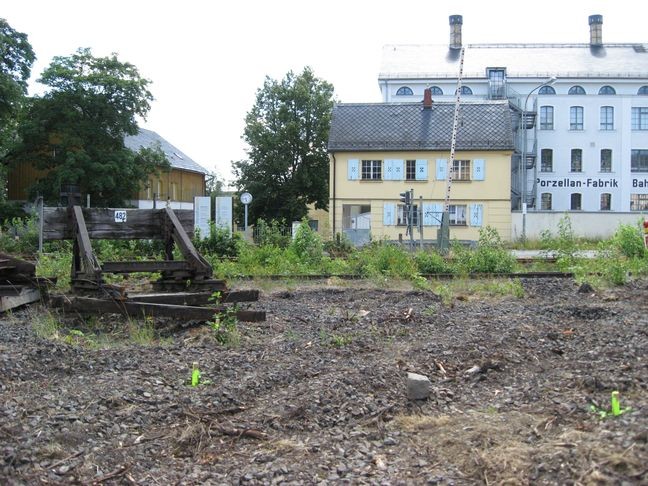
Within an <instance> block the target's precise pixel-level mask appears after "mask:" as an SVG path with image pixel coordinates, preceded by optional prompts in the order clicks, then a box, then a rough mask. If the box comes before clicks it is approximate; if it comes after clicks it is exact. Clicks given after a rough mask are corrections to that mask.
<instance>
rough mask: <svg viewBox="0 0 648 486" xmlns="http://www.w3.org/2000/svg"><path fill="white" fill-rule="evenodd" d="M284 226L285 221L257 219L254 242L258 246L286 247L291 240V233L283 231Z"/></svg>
mask: <svg viewBox="0 0 648 486" xmlns="http://www.w3.org/2000/svg"><path fill="white" fill-rule="evenodd" d="M285 227H286V223H285V221H283V220H282V221H277V220H276V219H273V220H272V221H270V223H266V222H265V221H264V220H263V219H259V220H257V222H256V225H255V227H254V242H255V243H256V244H257V245H259V246H268V245H269V246H276V247H279V248H288V246H289V245H290V242H291V241H292V235H291V234H290V233H288V234H286V233H285V232H284V230H285Z"/></svg>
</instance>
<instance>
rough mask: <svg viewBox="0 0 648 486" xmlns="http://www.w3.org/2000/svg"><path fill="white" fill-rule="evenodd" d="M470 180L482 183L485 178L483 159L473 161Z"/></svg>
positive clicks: (484, 162)
mask: <svg viewBox="0 0 648 486" xmlns="http://www.w3.org/2000/svg"><path fill="white" fill-rule="evenodd" d="M472 172H473V173H472V178H473V180H474V181H483V180H484V177H485V176H486V161H485V160H484V159H475V160H473V171H472Z"/></svg>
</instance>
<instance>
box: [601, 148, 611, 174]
mask: <svg viewBox="0 0 648 486" xmlns="http://www.w3.org/2000/svg"><path fill="white" fill-rule="evenodd" d="M600 170H601V172H612V150H610V149H601V169H600Z"/></svg>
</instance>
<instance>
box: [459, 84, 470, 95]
mask: <svg viewBox="0 0 648 486" xmlns="http://www.w3.org/2000/svg"><path fill="white" fill-rule="evenodd" d="M461 94H462V95H471V94H473V92H472V89H470V88H469V87H468V86H462V87H461Z"/></svg>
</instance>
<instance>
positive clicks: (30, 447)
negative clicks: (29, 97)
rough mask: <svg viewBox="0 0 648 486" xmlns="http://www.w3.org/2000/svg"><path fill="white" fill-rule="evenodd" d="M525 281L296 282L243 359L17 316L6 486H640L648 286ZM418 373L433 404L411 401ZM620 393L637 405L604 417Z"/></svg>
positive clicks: (4, 327)
mask: <svg viewBox="0 0 648 486" xmlns="http://www.w3.org/2000/svg"><path fill="white" fill-rule="evenodd" d="M333 284H336V285H333ZM521 284H522V287H523V289H524V296H523V297H519V296H518V297H515V296H513V295H508V296H504V297H501V296H500V297H495V296H490V297H488V296H484V292H483V291H482V292H479V293H478V294H474V293H473V292H472V291H471V290H470V289H468V288H464V289H462V288H459V289H458V290H457V289H456V288H455V290H454V293H453V295H452V297H449V295H448V294H447V293H445V294H444V293H443V292H439V294H440V295H443V296H444V299H443V300H442V299H441V297H440V296H439V295H437V294H435V293H433V292H427V291H417V290H411V289H390V288H376V287H375V286H373V285H371V284H369V283H366V282H354V283H352V284H347V285H344V284H341V283H340V282H339V281H338V282H329V284H328V285H324V284H322V285H315V284H307V285H300V284H297V283H293V284H291V286H290V288H281V289H277V288H275V289H274V290H267V291H265V292H263V294H262V297H261V299H260V300H259V302H257V303H255V304H254V306H255V308H263V309H266V310H267V311H268V320H267V321H266V322H263V323H240V324H239V325H238V330H239V332H240V336H239V337H240V342H239V343H238V345H231V346H223V345H220V344H219V343H218V342H217V341H216V340H215V339H214V337H213V332H212V331H211V329H209V328H207V327H205V326H202V327H195V326H194V327H185V328H178V327H177V326H175V327H174V326H173V323H169V322H159V323H157V324H158V327H159V329H160V333H161V335H162V336H163V337H164V338H165V339H164V340H162V341H159V342H157V341H156V342H155V343H153V345H149V346H143V345H137V344H135V343H133V342H132V341H123V342H121V343H120V344H119V345H112V346H110V347H104V348H97V347H96V346H94V347H91V346H87V345H79V344H78V343H77V344H74V343H75V342H77V341H78V342H79V343H81V344H83V343H84V341H85V340H86V338H87V339H88V341H89V339H90V338H89V336H91V332H95V333H98V334H97V336H96V339H99V337H100V336H101V333H103V334H111V333H112V334H114V333H115V332H116V329H118V327H119V326H126V325H128V324H127V323H124V322H120V321H119V320H117V318H115V317H113V318H112V320H111V318H110V317H109V316H104V317H103V318H102V319H99V320H91V321H88V320H86V321H80V320H79V318H66V320H65V321H64V324H65V325H66V327H67V329H68V330H69V329H72V328H75V329H81V330H84V332H85V336H86V337H79V336H76V337H75V336H74V335H69V334H68V341H69V342H70V343H66V342H65V339H64V336H65V330H59V331H58V333H59V338H58V339H51V338H49V339H45V338H40V337H38V334H37V333H36V332H35V330H40V333H41V334H42V332H43V329H44V327H46V324H47V322H49V321H48V318H49V317H48V316H51V314H49V313H48V312H47V311H46V310H44V309H41V308H38V307H31V308H28V309H24V310H21V311H17V312H15V313H14V314H13V315H11V316H5V317H4V318H3V319H2V320H0V483H2V484H10V485H12V484H93V483H94V484H162V485H168V484H241V483H243V484H277V483H286V484H317V483H321V484H328V483H349V484H456V485H460V484H480V483H481V484H529V483H532V484H584V485H585V484H610V483H614V484H624V485H632V484H646V483H647V481H648V393H647V389H648V361H647V360H648V326H647V323H648V317H647V316H648V281H635V282H633V283H631V284H629V285H627V286H625V287H619V288H615V289H611V290H605V291H597V292H594V291H589V292H588V291H587V289H583V288H579V286H578V285H577V284H575V283H574V282H573V281H571V280H568V279H560V280H559V279H555V280H553V279H552V280H550V279H542V280H523V281H522V282H521ZM579 290H580V291H579ZM478 295H479V296H478ZM53 317H54V318H55V319H59V318H58V317H57V316H53ZM60 319H63V318H60ZM131 325H132V324H131ZM93 339H94V338H93ZM102 342H103V341H102ZM86 344H87V343H86ZM193 362H198V363H199V367H200V370H201V372H202V381H203V384H202V385H200V386H198V387H195V388H193V387H191V386H188V379H189V376H190V373H191V365H192V363H193ZM469 370H470V371H469ZM407 372H416V373H420V374H424V375H426V376H428V377H429V378H430V380H431V383H432V394H431V397H430V398H429V399H428V400H424V401H417V402H413V401H409V400H408V399H407V396H406V389H407V384H406V379H407ZM613 390H618V391H619V392H620V397H621V405H622V407H630V408H631V409H630V410H629V411H627V412H625V413H623V414H622V415H620V416H618V417H608V418H605V419H601V418H599V417H598V415H597V414H596V413H594V412H592V411H591V410H590V408H589V407H590V405H592V404H594V405H595V406H597V407H599V408H600V409H605V408H609V399H610V394H611V392H612V391H613Z"/></svg>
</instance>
